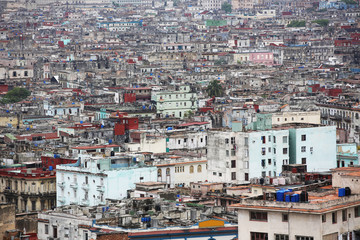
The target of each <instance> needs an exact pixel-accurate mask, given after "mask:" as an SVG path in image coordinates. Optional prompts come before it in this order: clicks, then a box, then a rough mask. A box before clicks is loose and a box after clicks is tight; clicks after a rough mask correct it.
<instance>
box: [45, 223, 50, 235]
mask: <svg viewBox="0 0 360 240" xmlns="http://www.w3.org/2000/svg"><path fill="white" fill-rule="evenodd" d="M45 234H49V225H48V224H45Z"/></svg>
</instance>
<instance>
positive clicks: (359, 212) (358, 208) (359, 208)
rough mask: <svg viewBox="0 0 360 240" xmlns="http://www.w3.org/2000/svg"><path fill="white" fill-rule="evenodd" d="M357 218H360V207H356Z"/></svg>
mask: <svg viewBox="0 0 360 240" xmlns="http://www.w3.org/2000/svg"><path fill="white" fill-rule="evenodd" d="M355 217H356V218H357V217H360V206H356V207H355Z"/></svg>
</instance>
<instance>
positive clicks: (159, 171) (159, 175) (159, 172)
mask: <svg viewBox="0 0 360 240" xmlns="http://www.w3.org/2000/svg"><path fill="white" fill-rule="evenodd" d="M161 175H162V173H161V169H158V177H161Z"/></svg>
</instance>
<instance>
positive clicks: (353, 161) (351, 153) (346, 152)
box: [336, 143, 359, 168]
mask: <svg viewBox="0 0 360 240" xmlns="http://www.w3.org/2000/svg"><path fill="white" fill-rule="evenodd" d="M336 149H337V151H336V167H338V168H339V167H350V166H353V165H358V164H359V155H358V150H357V146H356V143H347V144H346V143H345V144H337V145H336Z"/></svg>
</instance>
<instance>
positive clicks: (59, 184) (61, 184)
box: [57, 181, 65, 188]
mask: <svg viewBox="0 0 360 240" xmlns="http://www.w3.org/2000/svg"><path fill="white" fill-rule="evenodd" d="M57 185H58V186H59V187H60V188H65V182H64V181H62V182H58V183H57Z"/></svg>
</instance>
